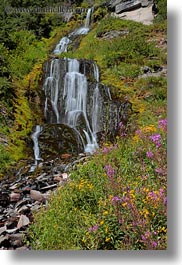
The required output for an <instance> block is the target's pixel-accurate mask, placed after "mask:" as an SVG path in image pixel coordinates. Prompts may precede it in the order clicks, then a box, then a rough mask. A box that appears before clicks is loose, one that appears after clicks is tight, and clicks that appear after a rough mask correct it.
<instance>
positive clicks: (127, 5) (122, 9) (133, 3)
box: [115, 0, 141, 14]
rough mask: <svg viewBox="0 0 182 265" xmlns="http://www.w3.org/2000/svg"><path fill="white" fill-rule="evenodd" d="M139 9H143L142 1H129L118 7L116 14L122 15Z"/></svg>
mask: <svg viewBox="0 0 182 265" xmlns="http://www.w3.org/2000/svg"><path fill="white" fill-rule="evenodd" d="M139 7H141V0H133V1H127V2H123V3H121V4H118V5H116V7H115V12H116V14H120V13H122V12H126V11H131V10H134V9H136V8H139Z"/></svg>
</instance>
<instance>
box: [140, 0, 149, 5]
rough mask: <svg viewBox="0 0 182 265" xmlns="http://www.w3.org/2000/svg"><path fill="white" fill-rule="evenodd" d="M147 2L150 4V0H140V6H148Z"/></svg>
mask: <svg viewBox="0 0 182 265" xmlns="http://www.w3.org/2000/svg"><path fill="white" fill-rule="evenodd" d="M149 4H150V2H149V1H148V0H142V1H141V6H142V7H147V6H149Z"/></svg>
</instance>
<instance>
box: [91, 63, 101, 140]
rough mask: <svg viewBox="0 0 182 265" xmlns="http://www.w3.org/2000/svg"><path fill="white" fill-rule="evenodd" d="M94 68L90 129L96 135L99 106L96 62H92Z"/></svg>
mask: <svg viewBox="0 0 182 265" xmlns="http://www.w3.org/2000/svg"><path fill="white" fill-rule="evenodd" d="M93 68H94V77H95V80H96V86H95V90H94V94H93V107H92V110H93V111H92V130H93V133H94V135H95V137H96V133H97V130H98V128H99V119H98V118H99V108H100V107H101V104H99V96H100V94H99V68H98V66H97V64H96V63H94V64H93Z"/></svg>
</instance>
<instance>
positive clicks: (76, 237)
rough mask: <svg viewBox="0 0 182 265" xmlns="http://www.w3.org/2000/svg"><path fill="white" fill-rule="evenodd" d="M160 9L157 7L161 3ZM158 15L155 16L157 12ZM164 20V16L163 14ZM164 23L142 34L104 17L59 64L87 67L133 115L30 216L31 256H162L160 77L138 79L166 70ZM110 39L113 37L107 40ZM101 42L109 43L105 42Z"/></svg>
mask: <svg viewBox="0 0 182 265" xmlns="http://www.w3.org/2000/svg"><path fill="white" fill-rule="evenodd" d="M161 2H163V1H161ZM161 12H162V11H161ZM164 14H165V13H164ZM165 19H166V16H162V17H161V18H160V19H158V20H157V19H156V21H155V25H151V26H144V25H142V24H140V23H136V22H133V21H125V20H120V19H116V18H112V17H110V16H109V15H106V16H105V17H104V18H102V20H101V21H100V22H99V23H95V24H94V25H93V28H92V30H91V31H90V33H89V34H88V35H87V36H85V37H84V38H82V40H81V43H80V46H79V48H78V49H76V50H75V49H73V47H71V48H70V50H69V52H68V54H67V55H66V54H62V55H61V56H63V57H65V56H68V57H72V58H75V57H76V58H86V59H92V60H95V61H96V62H97V63H98V65H99V68H100V72H101V81H102V82H103V83H105V84H107V85H109V86H110V87H111V88H112V95H113V97H116V98H118V97H119V98H121V99H122V98H124V97H126V96H127V98H128V99H129V100H130V102H132V109H133V111H134V114H133V115H132V116H131V117H130V120H129V122H128V124H127V125H126V126H124V125H123V124H122V122H121V123H120V134H119V135H118V137H117V139H116V142H115V144H111V143H104V144H103V146H102V148H101V149H100V150H99V151H98V152H97V153H96V154H94V155H93V156H92V158H91V159H89V161H88V162H87V163H84V164H79V165H78V166H77V169H76V170H74V171H72V172H71V174H70V181H69V182H68V183H67V184H66V185H64V186H63V187H61V188H60V189H58V191H57V192H56V194H55V195H53V196H52V197H51V200H50V203H49V206H48V207H47V208H45V209H42V210H41V211H40V212H39V213H37V214H36V215H35V224H34V225H33V226H31V228H30V231H29V235H30V242H29V243H30V244H31V246H32V247H33V249H45V250H46V249H49V250H51V249H52V250H53V249H54V250H55V249H63V250H64V249H71V250H108V249H109V250H112V249H113V250H162V249H166V248H167V234H166V233H167V180H166V175H167V169H166V167H167V166H166V165H167V161H166V133H167V120H166V119H165V117H166V101H167V81H166V77H165V76H151V77H150V76H149V77H146V78H138V76H139V75H141V74H142V73H143V72H142V67H144V66H148V67H150V68H151V69H152V71H154V69H155V68H156V67H158V66H161V65H162V66H164V67H165V66H166V63H167V62H166V60H167V59H166V47H165V46H164V47H161V46H160V40H161V39H165V38H166V31H167V29H166V20H165ZM113 31H115V32H116V31H118V32H120V35H119V36H116V37H110V36H112V32H113ZM108 36H109V37H108Z"/></svg>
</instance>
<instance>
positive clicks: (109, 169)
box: [105, 165, 115, 178]
mask: <svg viewBox="0 0 182 265" xmlns="http://www.w3.org/2000/svg"><path fill="white" fill-rule="evenodd" d="M105 170H106V173H107V176H108V177H109V178H112V177H114V175H115V170H114V168H112V166H111V165H106V166H105Z"/></svg>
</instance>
